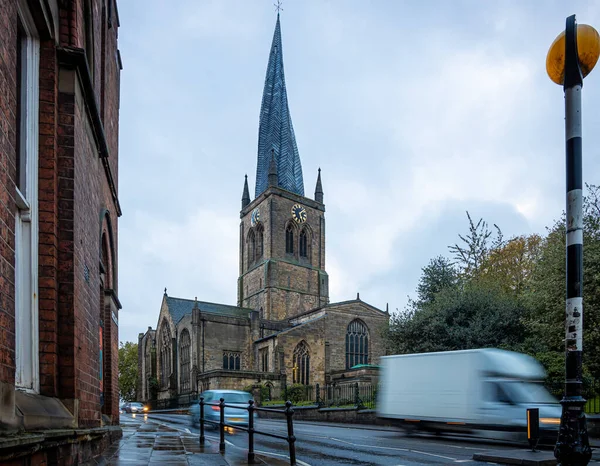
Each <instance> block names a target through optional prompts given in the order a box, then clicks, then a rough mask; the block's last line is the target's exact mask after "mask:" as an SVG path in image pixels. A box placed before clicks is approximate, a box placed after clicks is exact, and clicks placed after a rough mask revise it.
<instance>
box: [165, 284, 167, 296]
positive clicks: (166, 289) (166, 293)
mask: <svg viewBox="0 0 600 466" xmlns="http://www.w3.org/2000/svg"><path fill="white" fill-rule="evenodd" d="M165 294H167V287H166V286H165Z"/></svg>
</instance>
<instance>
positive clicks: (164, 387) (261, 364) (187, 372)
mask: <svg viewBox="0 0 600 466" xmlns="http://www.w3.org/2000/svg"><path fill="white" fill-rule="evenodd" d="M323 200H324V193H323V186H322V181H321V173H320V170H319V173H318V175H317V180H316V185H315V192H314V198H312V199H311V198H308V197H306V196H305V195H304V180H303V174H302V166H301V162H300V156H299V153H298V148H297V145H296V139H295V135H294V129H293V126H292V121H291V117H290V112H289V108H288V102H287V92H286V87H285V78H284V72H283V54H282V44H281V29H280V22H279V17H278V18H277V23H276V26H275V33H274V36H273V43H272V45H271V50H270V54H269V63H268V66H267V73H266V79H265V87H264V92H263V101H262V106H261V112H260V124H259V137H258V158H257V174H256V188H255V197H254V200H251V199H250V192H249V188H248V180H247V178H246V180H245V181H244V188H243V194H242V210H241V213H240V218H241V222H240V243H239V264H240V269H239V278H238V286H237V290H238V291H237V295H238V299H237V305H236V306H230V305H224V304H215V303H209V302H203V301H198V300H197V299H194V300H190V299H181V298H176V297H171V296H169V295H168V294H167V290H165V294H164V296H163V301H162V305H161V308H160V313H159V317H158V324H157V327H156V329H155V330H154V329H152V328H148V331H147V332H146V333H141V334H140V335H139V341H138V362H139V368H140V370H139V374H140V377H139V380H138V394H139V395H138V397H140V398H141V399H143V400H151V399H171V400H172V399H176V398H179V399H180V401H182V402H184V403H185V402H186V399H189V397H190V396H193V395H195V394H197V393H198V392H200V391H202V390H204V389H207V388H237V389H241V388H244V387H246V386H248V385H250V384H255V383H257V382H260V383H266V384H267V385H269V386H270V387H272V388H273V389H274V390H275V391H277V390H278V389H280V388H281V386H282V385H283V384H291V383H300V384H303V385H314V384H317V383H318V384H320V385H323V384H325V383H331V382H334V381H336V380H337V381H340V382H341V381H348V380H352V381H356V380H359V379H360V378H361V376H362V377H364V376H365V374H364V372H365V371H364V369H359V368H357V367H356V366H361V367H364V366H365V365H367V366H368V365H370V364H376V363H377V362H378V359H379V357H380V356H382V355H384V352H385V348H384V343H383V340H382V332H381V330H382V329H383V328H385V327H386V326H387V324H388V321H389V313H388V312H387V310H386V311H385V312H383V311H381V310H379V309H377V308H375V307H373V306H371V305H369V304H367V303H365V302H363V301H361V300H360V299H359V297H358V296H357V299H356V300H352V301H345V302H340V303H330V302H329V278H328V275H327V272H326V270H325V247H326V241H325V204H324V203H323ZM369 381H370V379H369Z"/></svg>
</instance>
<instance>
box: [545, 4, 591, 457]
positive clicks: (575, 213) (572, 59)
mask: <svg viewBox="0 0 600 466" xmlns="http://www.w3.org/2000/svg"><path fill="white" fill-rule="evenodd" d="M565 35H566V41H565V79H564V91H565V139H566V177H567V180H566V181H567V225H566V227H567V238H566V241H567V258H566V266H567V296H566V323H565V326H566V328H565V330H566V334H565V352H566V355H565V356H566V358H565V395H564V397H563V399H562V400H561V402H560V403H561V405H562V416H561V419H560V431H559V435H558V440H557V442H556V447H555V449H554V456H555V457H556V459H557V460H558V462H559V464H560V465H561V466H579V465H587V464H588V463H589V461H590V459H591V456H592V451H591V449H590V445H589V440H588V434H587V428H586V419H585V413H584V411H583V407H584V405H585V399H584V398H583V397H582V396H581V395H582V385H583V379H582V356H583V174H582V147H581V142H582V141H581V88H582V86H583V76H582V74H581V69H580V66H579V58H578V52H577V23H576V21H575V15H573V16H569V17H568V18H567V25H566V31H565Z"/></svg>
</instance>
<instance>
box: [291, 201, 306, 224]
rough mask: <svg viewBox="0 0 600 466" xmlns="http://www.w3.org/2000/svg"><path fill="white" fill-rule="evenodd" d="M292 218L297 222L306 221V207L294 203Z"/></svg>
mask: <svg viewBox="0 0 600 466" xmlns="http://www.w3.org/2000/svg"><path fill="white" fill-rule="evenodd" d="M292 218H293V219H294V221H295V222H296V223H304V222H306V209H305V208H304V207H302V206H301V205H300V204H294V205H293V206H292Z"/></svg>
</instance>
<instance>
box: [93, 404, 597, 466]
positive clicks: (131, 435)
mask: <svg viewBox="0 0 600 466" xmlns="http://www.w3.org/2000/svg"><path fill="white" fill-rule="evenodd" d="M121 428H122V430H123V437H122V438H121V439H120V440H119V441H118V442H115V443H113V444H112V445H111V446H110V447H108V448H107V449H106V450H104V451H103V452H102V454H101V456H99V457H96V458H95V459H94V460H93V461H92V462H88V463H86V464H85V465H83V466H121V465H129V466H131V465H150V466H152V465H159V464H160V465H164V466H166V465H169V466H240V465H247V464H249V463H248V451H247V450H246V449H242V448H239V447H236V446H234V445H232V444H230V443H227V445H226V447H225V452H224V453H220V452H219V441H218V439H217V438H216V435H215V436H209V438H207V439H206V442H205V445H204V446H202V447H201V446H200V440H199V435H198V434H197V433H189V432H188V431H187V430H185V429H176V428H173V427H170V426H168V425H166V424H164V423H161V422H160V420H155V419H148V418H147V417H144V416H138V417H137V418H130V417H122V418H121ZM599 443H600V441H598V440H597V439H595V441H593V442H592V446H593V447H596V448H598V447H600V444H599ZM473 460H475V461H482V462H488V463H496V464H521V465H532V466H534V465H535V466H549V465H555V464H556V460H555V459H554V454H553V452H552V451H548V450H546V451H537V452H535V453H533V452H531V451H529V450H526V449H517V450H502V451H489V450H488V451H485V452H482V453H476V454H474V455H473ZM254 464H262V465H272V466H282V465H289V464H290V461H289V458H281V457H275V456H268V455H267V454H264V453H256V454H255V461H254ZM298 464H302V463H301V462H298Z"/></svg>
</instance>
